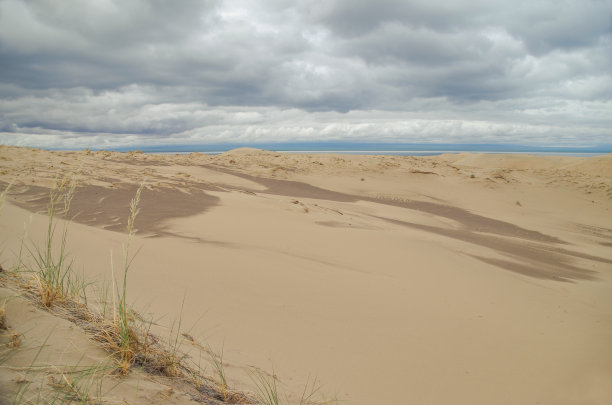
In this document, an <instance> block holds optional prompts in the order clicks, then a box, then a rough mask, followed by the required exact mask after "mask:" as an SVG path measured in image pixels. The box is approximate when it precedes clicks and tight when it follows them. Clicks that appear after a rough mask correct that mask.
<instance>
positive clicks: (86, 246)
mask: <svg viewBox="0 0 612 405" xmlns="http://www.w3.org/2000/svg"><path fill="white" fill-rule="evenodd" d="M78 167H80V168H81V171H82V174H81V179H80V187H79V188H78V189H77V193H76V195H75V199H74V202H73V211H74V212H75V213H77V212H78V216H77V217H76V223H74V224H72V225H71V228H70V243H71V252H72V254H73V256H74V257H75V259H76V261H77V263H78V264H79V266H82V268H83V270H84V272H85V273H86V274H87V276H88V277H89V278H91V279H95V280H101V279H104V278H106V279H108V278H109V277H110V256H111V253H110V252H111V251H112V252H113V257H115V260H117V259H116V258H117V257H119V256H120V252H121V243H122V242H123V241H124V240H125V235H124V233H122V231H124V229H125V220H126V218H127V205H128V203H129V200H130V198H131V197H132V195H133V193H134V192H135V190H136V188H137V185H138V183H140V182H141V181H145V184H146V186H147V188H146V189H145V191H144V192H143V196H142V211H141V215H140V216H139V217H138V219H137V227H138V229H139V236H138V237H137V239H136V242H135V245H136V246H140V247H141V251H140V253H139V254H138V256H137V258H136V260H135V262H134V268H133V270H132V271H131V273H130V277H129V284H130V290H129V291H130V297H131V298H132V299H133V301H134V305H135V306H136V307H138V308H141V309H142V310H144V311H147V312H149V313H151V314H152V315H153V316H154V317H155V318H156V319H160V321H159V323H161V324H164V323H165V324H171V323H172V321H173V320H174V319H175V318H176V317H177V316H178V312H179V311H180V304H181V301H182V299H183V297H185V303H186V304H185V308H184V310H183V322H184V323H183V324H184V325H189V329H190V333H192V334H193V335H196V336H199V337H200V338H201V339H204V340H206V341H208V342H209V343H210V344H211V345H212V346H213V347H218V348H220V347H221V346H223V347H224V348H225V358H226V360H227V362H228V373H229V375H230V379H231V381H232V382H233V383H234V384H235V385H237V386H239V387H245V388H247V389H248V388H249V378H248V377H247V376H246V373H245V372H244V370H245V369H246V368H247V367H249V366H256V367H259V368H262V369H267V370H270V369H272V368H273V369H274V372H275V373H276V374H277V375H278V376H279V378H280V381H281V386H282V388H283V389H284V390H286V391H287V392H289V393H291V397H292V398H295V396H296V395H299V393H300V392H301V389H302V387H303V384H304V383H305V381H306V380H307V379H308V378H309V376H310V377H312V376H315V375H316V376H317V377H318V378H319V379H320V380H321V381H322V382H323V390H324V391H325V392H326V393H327V394H328V395H337V397H338V399H340V400H346V403H350V404H408V403H415V404H449V403H452V404H491V403H495V404H517V403H520V404H607V403H610V401H612V388H611V387H612V346H611V345H610V338H611V337H612V254H611V252H612V211H611V209H612V155H608V156H602V157H594V158H568V157H535V156H518V155H516V156H507V155H503V156H499V155H475V154H459V155H446V156H439V157H424V158H415V157H383V156H342V155H288V154H281V153H274V152H265V151H258V150H252V149H240V150H236V151H232V152H229V153H226V154H223V155H220V156H205V155H200V154H191V155H181V156H171V155H145V154H139V153H128V154H121V153H112V152H53V153H52V152H45V151H40V150H30V149H19V148H12V147H3V148H0V181H2V182H3V183H8V182H14V188H13V192H12V193H11V195H10V196H9V199H8V203H7V205H5V207H4V210H3V212H2V213H1V214H0V230H1V231H0V236H1V239H0V243H2V246H3V248H4V252H3V255H2V264H3V265H4V266H5V267H7V266H9V265H10V264H11V263H14V261H15V258H14V255H13V253H14V252H17V251H18V247H19V239H20V237H21V235H22V234H23V230H24V223H25V224H26V226H27V228H28V235H29V236H30V237H31V238H33V239H34V240H37V239H40V238H41V233H42V231H43V230H44V226H45V224H46V219H45V217H44V216H42V215H33V216H32V215H31V212H36V211H39V210H41V209H44V206H45V203H46V193H47V189H46V187H49V185H50V184H51V180H52V179H53V177H54V176H55V175H56V173H57V172H58V170H61V171H64V172H66V171H70V170H75V169H76V168H78ZM18 318H19V317H18ZM15 322H17V323H19V320H16V321H15ZM24 322H25V320H24ZM192 325H194V326H193V327H192ZM26 339H27V334H26ZM3 384H10V381H9V382H6V381H4V382H3Z"/></svg>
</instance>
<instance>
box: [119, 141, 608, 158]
mask: <svg viewBox="0 0 612 405" xmlns="http://www.w3.org/2000/svg"><path fill="white" fill-rule="evenodd" d="M243 146H248V147H253V148H257V149H265V150H269V151H275V152H285V153H339V154H347V155H391V156H435V155H442V154H445V153H492V154H499V153H502V154H531V155H540V156H578V157H589V156H598V155H605V154H607V153H611V152H612V145H604V146H593V147H542V146H523V145H483V144H469V145H468V144H374V143H362V144H357V143H321V144H319V143H316V144H314V143H302V144H298V143H296V144H251V145H234V144H232V145H230V144H227V145H174V146H153V147H146V146H143V147H134V148H132V149H131V150H134V149H139V150H142V151H143V152H144V153H163V154H186V153H192V152H199V153H206V154H209V155H218V154H221V153H223V152H227V151H230V150H232V149H236V148H239V147H243Z"/></svg>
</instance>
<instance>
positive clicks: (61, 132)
mask: <svg viewBox="0 0 612 405" xmlns="http://www.w3.org/2000/svg"><path fill="white" fill-rule="evenodd" d="M611 27H612V2H611V1H609V0H568V1H565V2H562V3H559V2H557V1H553V0H543V1H539V2H533V1H517V2H512V3H508V2H503V1H497V2H495V1H484V0H462V1H455V2H451V3H450V4H444V5H441V4H436V3H435V2H431V1H424V0H418V1H416V0H415V1H392V0H384V1H378V2H371V1H365V0H336V1H330V0H327V1H322V0H321V1H317V0H313V1H300V2H297V3H296V2H293V1H285V0H275V1H265V2H257V1H246V0H245V1H240V0H235V1H221V0H219V1H197V0H193V1H181V2H174V3H172V2H165V1H161V0H160V1H145V0H138V1H137V0H123V1H118V0H115V1H105V2H93V1H91V2H89V1H79V0H55V1H51V0H36V1H24V0H22V1H20V0H2V1H0V142H5V143H13V144H32V145H40V146H47V147H52V146H64V147H67V146H68V147H69V146H71V145H74V146H75V147H77V146H78V147H81V146H82V147H85V146H88V147H95V146H99V147H102V146H104V147H118V146H121V145H127V144H139V143H152V144H163V143H213V142H256V141H265V142H274V141H291V140H294V141H295V140H297V141H305V140H312V141H317V140H329V139H334V140H342V139H346V140H385V141H389V142H519V143H543V142H551V143H554V144H559V143H568V144H593V143H612V141H611V140H612V130H611V129H610V128H612V118H610V116H612V114H610V111H612V108H611V107H612V76H611V74H610V72H612V28H611Z"/></svg>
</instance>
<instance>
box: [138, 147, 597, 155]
mask: <svg viewBox="0 0 612 405" xmlns="http://www.w3.org/2000/svg"><path fill="white" fill-rule="evenodd" d="M230 150H231V149H228V150H213V151H210V150H205V149H203V150H192V151H171V150H169V151H163V152H162V151H144V153H155V154H162V155H187V154H189V153H194V152H197V153H204V154H206V155H220V154H222V153H225V152H228V151H230ZM267 150H269V151H272V152H279V153H301V154H309V153H310V154H312V153H330V154H331V153H337V154H342V155H374V156H378V155H387V156H438V155H444V154H448V153H450V154H453V153H454V154H457V153H486V154H506V155H511V154H521V155H537V156H574V157H591V156H602V155H606V154H608V153H609V152H540V151H482V150H427V151H423V150H324V149H318V150H275V149H267Z"/></svg>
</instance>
